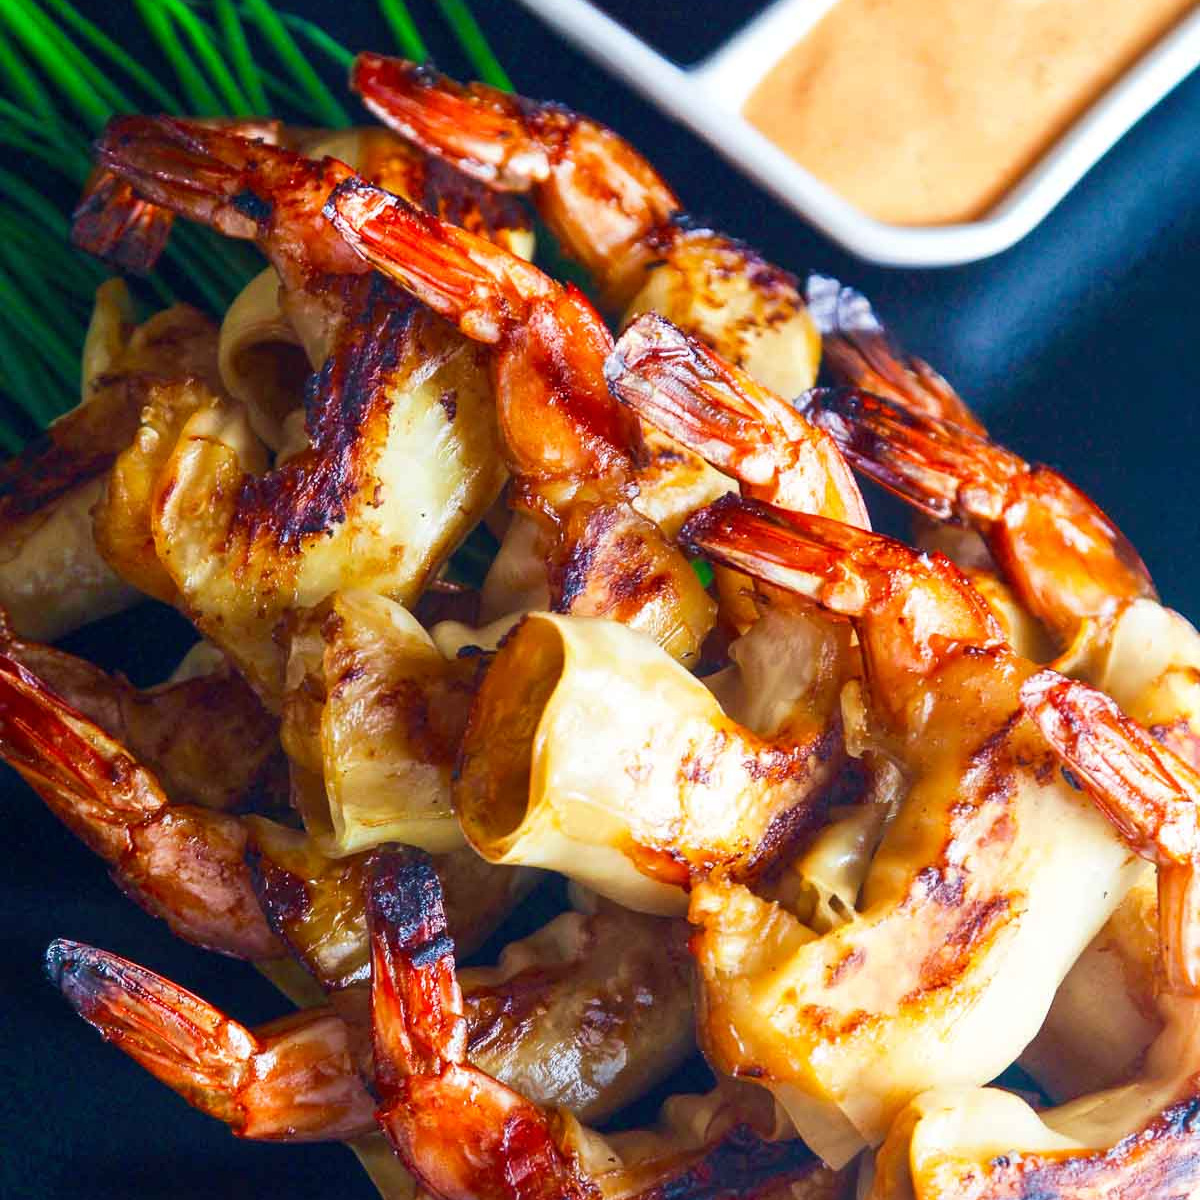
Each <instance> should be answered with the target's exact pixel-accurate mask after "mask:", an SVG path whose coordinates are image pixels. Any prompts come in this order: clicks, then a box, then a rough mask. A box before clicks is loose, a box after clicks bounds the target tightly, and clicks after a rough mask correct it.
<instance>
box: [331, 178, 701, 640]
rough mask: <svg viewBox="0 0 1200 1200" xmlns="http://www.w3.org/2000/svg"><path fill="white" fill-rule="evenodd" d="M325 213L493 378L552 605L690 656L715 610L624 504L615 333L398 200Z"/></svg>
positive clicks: (628, 476) (517, 492)
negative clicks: (539, 534)
mask: <svg viewBox="0 0 1200 1200" xmlns="http://www.w3.org/2000/svg"><path fill="white" fill-rule="evenodd" d="M326 213H327V215H328V217H329V220H330V221H331V222H332V224H333V226H334V227H335V228H336V229H337V230H338V231H339V232H340V233H341V234H342V235H343V236H344V237H345V238H346V240H347V242H348V243H349V245H350V246H352V247H353V248H354V249H355V251H356V252H357V253H358V254H359V255H361V256H362V258H363V260H365V261H366V262H368V263H371V264H373V265H374V266H376V267H378V268H379V269H380V270H381V271H383V272H384V274H385V275H387V276H388V277H389V278H391V279H393V280H395V281H396V282H397V283H399V284H400V286H401V287H403V288H405V289H406V290H408V291H409V292H411V294H412V295H413V296H415V297H417V298H418V299H420V300H422V301H423V302H424V303H425V304H427V305H429V307H430V308H432V309H433V310H434V311H435V312H438V313H440V314H441V315H443V316H445V317H446V318H448V319H449V320H451V321H454V322H455V323H456V324H457V325H458V327H459V328H460V329H461V330H462V331H463V332H464V333H465V334H466V335H467V336H468V337H470V338H472V339H474V340H475V341H477V342H479V343H481V344H483V345H486V346H491V347H492V348H493V350H492V354H491V366H492V374H493V378H494V381H495V392H496V401H497V410H498V414H499V422H500V432H501V439H502V442H503V445H504V451H505V460H506V465H507V467H508V469H509V471H510V472H511V474H512V476H513V483H512V489H513V490H512V497H511V499H512V503H513V504H514V506H515V507H517V508H518V509H519V510H520V511H522V512H524V513H526V514H528V515H529V516H531V517H533V518H534V519H535V520H537V521H538V522H539V523H540V524H541V525H542V526H543V528H544V529H546V530H547V531H548V533H549V535H550V536H551V537H552V539H553V541H554V546H553V550H552V551H551V554H550V559H551V564H550V572H549V574H550V584H551V599H552V603H553V606H554V607H555V608H556V609H557V610H558V611H563V612H571V613H574V614H576V615H586V616H604V617H608V618H610V619H612V620H616V621H620V622H621V623H622V624H624V625H629V626H632V627H633V628H636V629H640V630H643V631H644V632H646V633H648V634H650V636H651V637H653V638H654V639H655V640H656V641H657V642H659V643H660V644H661V645H663V646H664V647H666V648H667V649H668V650H669V651H670V652H671V653H672V654H673V655H674V656H675V657H677V658H679V659H680V660H681V661H683V662H691V661H695V660H696V658H697V656H698V653H699V647H700V643H701V642H702V641H703V638H704V636H705V634H706V633H707V632H708V629H709V627H710V625H711V622H712V606H711V602H710V601H709V599H708V597H707V596H706V595H705V594H704V592H703V589H701V588H700V587H699V584H698V582H697V580H696V578H695V575H694V573H693V572H692V570H691V567H690V566H689V565H688V563H687V561H686V559H684V558H683V556H682V555H681V554H680V553H679V552H678V551H677V550H676V549H675V548H674V547H672V546H671V545H670V544H669V543H667V541H666V540H665V539H664V537H663V535H662V533H661V531H660V530H659V529H658V527H657V526H655V525H654V524H653V523H652V522H650V521H648V520H647V519H646V518H644V517H641V516H639V515H638V514H637V513H636V512H635V511H634V509H633V508H632V507H631V505H630V502H629V501H630V498H631V496H632V495H633V493H634V491H635V486H636V484H635V476H634V469H635V465H636V462H637V459H638V456H639V454H640V450H641V439H640V435H639V432H638V428H637V424H636V422H635V421H634V420H633V419H632V417H631V416H630V414H628V413H627V412H626V411H625V410H624V409H622V407H621V406H620V405H619V404H618V403H617V402H616V401H615V400H614V399H613V398H612V397H611V396H610V395H609V393H608V389H607V387H606V386H605V382H604V362H605V358H606V357H607V355H608V352H609V351H610V350H611V349H612V337H611V335H610V334H609V332H608V330H607V328H606V327H605V325H604V323H603V321H602V320H601V319H600V317H599V315H598V314H597V313H596V311H595V310H594V309H593V308H592V306H591V305H590V304H589V303H588V302H587V300H586V299H584V297H583V296H582V295H581V294H580V293H579V292H578V291H577V290H575V289H574V288H572V287H570V286H566V287H564V286H562V285H560V284H558V283H555V282H554V281H553V280H551V279H550V278H549V277H548V276H546V275H544V274H543V273H542V272H541V271H539V270H538V269H537V268H536V267H533V266H531V265H530V264H528V263H526V262H524V261H522V260H521V259H519V258H516V257H515V256H514V255H511V254H508V253H507V252H505V251H503V250H501V249H499V248H498V247H496V246H492V245H491V244H489V243H488V242H485V241H484V240H482V239H481V238H478V237H475V236H474V235H473V234H470V233H468V232H467V231H465V230H462V229H458V228H456V227H454V226H452V225H448V224H446V223H445V222H444V221H440V220H438V219H437V218H436V217H433V216H431V215H430V214H428V213H423V212H421V211H420V210H419V209H417V208H415V207H414V206H413V205H411V204H409V203H408V202H407V201H405V200H404V199H403V198H401V197H399V196H393V195H390V194H389V193H387V192H385V191H383V190H381V189H379V188H375V187H372V186H371V185H369V184H366V183H363V182H361V181H357V180H348V181H347V182H345V183H344V184H342V185H341V186H340V187H339V188H338V189H337V190H336V191H335V192H334V194H333V195H332V196H331V197H330V199H329V202H328V204H327V206H326Z"/></svg>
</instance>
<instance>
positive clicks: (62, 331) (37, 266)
mask: <svg viewBox="0 0 1200 1200" xmlns="http://www.w3.org/2000/svg"><path fill="white" fill-rule="evenodd" d="M0 260H2V261H3V263H4V264H5V265H6V266H7V267H8V269H9V270H10V271H11V272H12V278H13V280H14V282H15V283H16V284H17V285H18V286H19V287H20V288H21V291H22V294H23V295H25V296H27V297H28V298H29V301H28V302H29V304H30V305H31V311H34V312H38V313H46V314H49V313H53V314H54V329H55V332H56V333H57V334H58V336H59V340H60V341H61V342H63V343H64V349H65V350H66V352H68V353H70V352H71V351H72V348H73V346H82V345H83V339H84V337H85V336H86V334H87V326H86V325H85V324H84V323H83V322H82V321H81V320H79V318H78V316H76V315H75V314H73V313H72V312H71V310H70V309H69V308H68V307H67V306H65V305H64V303H63V300H64V297H63V295H62V293H61V292H57V293H56V290H55V288H54V287H53V286H52V285H51V282H50V280H51V277H50V276H49V275H48V274H47V273H46V272H45V271H44V270H43V268H42V264H41V263H40V262H35V261H33V260H32V259H30V257H29V256H28V255H27V254H25V253H24V252H23V251H22V250H21V249H20V248H19V247H15V246H13V245H12V243H11V242H8V241H5V242H0Z"/></svg>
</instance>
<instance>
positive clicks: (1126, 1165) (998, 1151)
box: [869, 671, 1200, 1200]
mask: <svg viewBox="0 0 1200 1200" xmlns="http://www.w3.org/2000/svg"><path fill="white" fill-rule="evenodd" d="M1021 702H1022V707H1023V708H1024V710H1025V712H1026V713H1027V714H1028V716H1029V717H1030V719H1032V720H1033V722H1034V723H1035V724H1036V725H1037V726H1038V728H1039V730H1040V731H1041V732H1042V734H1043V736H1045V737H1046V739H1047V740H1048V741H1049V742H1050V744H1051V745H1053V746H1054V747H1055V749H1056V750H1057V752H1058V753H1059V754H1060V755H1061V757H1062V758H1063V759H1064V761H1065V762H1066V763H1068V764H1069V766H1070V769H1071V771H1072V773H1073V775H1074V777H1075V778H1076V779H1077V780H1078V782H1079V784H1080V786H1082V788H1083V789H1084V790H1085V791H1086V792H1087V793H1088V794H1089V796H1090V797H1091V798H1092V800H1093V801H1094V802H1095V803H1096V804H1097V806H1098V807H1099V809H1100V810H1101V811H1102V812H1103V813H1104V815H1105V816H1106V817H1107V818H1108V820H1109V821H1111V822H1112V825H1113V828H1114V829H1115V830H1116V831H1117V832H1118V833H1119V834H1120V836H1121V837H1122V838H1123V839H1124V840H1125V841H1126V842H1127V844H1128V845H1129V846H1130V848H1131V849H1132V850H1134V851H1135V852H1136V853H1137V854H1139V855H1141V856H1143V857H1144V858H1146V859H1147V860H1148V861H1150V862H1151V863H1153V864H1154V865H1155V866H1156V867H1157V870H1158V894H1159V907H1158V912H1159V918H1158V926H1159V947H1160V949H1159V957H1160V971H1159V984H1160V998H1159V1004H1160V1007H1161V1009H1162V1015H1163V1019H1164V1022H1165V1024H1164V1029H1163V1032H1162V1033H1161V1034H1160V1035H1159V1037H1158V1039H1157V1040H1156V1041H1155V1042H1154V1044H1153V1046H1151V1048H1150V1050H1149V1051H1148V1053H1147V1056H1146V1061H1145V1065H1144V1068H1143V1070H1142V1073H1141V1076H1140V1078H1138V1079H1137V1080H1136V1081H1135V1082H1133V1083H1131V1084H1128V1085H1126V1086H1125V1087H1120V1088H1115V1089H1112V1090H1109V1091H1107V1092H1101V1093H1099V1094H1096V1095H1092V1096H1086V1097H1084V1098H1082V1099H1079V1100H1076V1101H1074V1102H1072V1103H1069V1104H1065V1105H1062V1106H1061V1107H1059V1108H1052V1109H1048V1110H1043V1111H1041V1112H1035V1111H1034V1110H1033V1109H1031V1108H1030V1107H1029V1105H1027V1104H1026V1103H1025V1102H1024V1101H1023V1100H1021V1099H1019V1098H1018V1097H1016V1096H1014V1095H1011V1094H1009V1093H1006V1092H1002V1091H999V1090H998V1089H994V1088H986V1089H982V1090H978V1091H972V1092H965V1093H964V1092H949V1093H945V1092H938V1091H934V1092H930V1093H927V1094H926V1095H923V1096H919V1097H918V1098H917V1099H916V1100H914V1101H913V1102H912V1104H911V1105H909V1107H908V1108H907V1109H906V1110H905V1111H904V1112H903V1113H901V1115H900V1116H899V1118H898V1119H897V1121H896V1123H895V1125H894V1126H893V1127H892V1130H891V1131H890V1133H889V1134H888V1138H887V1141H886V1142H885V1143H884V1145H883V1147H882V1148H881V1150H880V1152H879V1156H878V1160H877V1164H876V1171H875V1177H874V1181H873V1186H872V1189H871V1191H870V1193H869V1194H870V1197H871V1200H900V1198H901V1197H916V1200H942V1198H945V1200H949V1198H950V1197H954V1198H955V1200H960V1198H962V1197H968V1198H975V1197H978V1198H979V1200H984V1198H995V1200H1001V1198H1002V1197H1015V1196H1030V1195H1034V1194H1036V1195H1038V1196H1045V1197H1054V1198H1059V1197H1062V1198H1063V1200H1067V1198H1069V1197H1070V1198H1079V1200H1082V1198H1084V1197H1097V1196H1121V1197H1128V1198H1129V1200H1143V1198H1144V1200H1151V1198H1153V1197H1159V1196H1165V1195H1172V1196H1191V1195H1194V1194H1195V1192H1196V1190H1197V1188H1200V1130H1198V1128H1197V1124H1196V1112H1197V1109H1198V1108H1200V1092H1198V1091H1197V1081H1198V1079H1200V1043H1198V1040H1197V1030H1198V1029H1200V1023H1198V1018H1200V921H1198V919H1197V918H1198V916H1200V908H1198V906H1197V898H1198V896H1200V891H1198V890H1197V874H1196V868H1197V864H1198V863H1200V820H1198V813H1200V807H1198V806H1200V774H1197V772H1196V771H1194V770H1193V769H1192V768H1191V767H1189V766H1188V764H1187V763H1185V762H1184V761H1183V760H1182V759H1180V758H1178V757H1177V756H1176V755H1174V754H1172V753H1171V752H1170V751H1169V750H1167V749H1164V748H1163V747H1162V746H1161V745H1159V743H1158V742H1157V741H1156V740H1155V739H1154V738H1152V737H1151V736H1150V735H1149V734H1148V733H1147V732H1146V731H1145V730H1143V729H1141V728H1140V727H1139V726H1137V725H1136V724H1134V723H1133V722H1132V721H1130V720H1129V719H1128V718H1126V717H1125V716H1124V715H1123V714H1122V713H1121V712H1120V710H1119V709H1118V708H1117V706H1116V705H1115V704H1114V703H1113V702H1112V700H1110V699H1109V698H1108V697H1107V696H1105V695H1104V694H1103V693H1102V692H1099V691H1097V690H1096V689H1094V688H1092V687H1090V686H1089V685H1087V684H1084V683H1080V682H1078V681H1074V680H1069V679H1066V678H1064V677H1063V676H1061V675H1058V674H1057V673H1056V672H1054V671H1045V672H1042V673H1041V674H1038V675H1035V676H1033V677H1032V678H1030V679H1028V680H1026V682H1025V683H1024V685H1023V686H1022V688H1021Z"/></svg>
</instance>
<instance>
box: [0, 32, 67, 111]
mask: <svg viewBox="0 0 1200 1200" xmlns="http://www.w3.org/2000/svg"><path fill="white" fill-rule="evenodd" d="M0 75H3V76H4V78H5V80H6V81H7V82H8V86H9V87H10V88H12V90H13V92H14V93H16V96H17V99H19V100H20V101H21V102H22V103H23V104H25V105H26V106H27V107H29V108H30V109H32V110H33V111H34V112H35V113H37V114H38V115H39V116H41V117H42V118H44V119H49V120H53V119H56V118H57V117H58V113H57V111H56V110H55V108H54V102H53V101H52V100H51V99H50V93H49V92H47V91H46V89H45V88H44V87H43V86H42V81H41V80H40V79H38V77H37V76H36V75H35V74H34V73H33V71H31V70H30V68H29V64H28V63H27V62H26V61H25V60H24V59H23V58H22V57H21V55H20V52H19V51H18V50H17V49H16V48H15V47H14V46H13V44H12V42H10V41H9V40H8V38H6V37H5V36H4V34H3V33H0Z"/></svg>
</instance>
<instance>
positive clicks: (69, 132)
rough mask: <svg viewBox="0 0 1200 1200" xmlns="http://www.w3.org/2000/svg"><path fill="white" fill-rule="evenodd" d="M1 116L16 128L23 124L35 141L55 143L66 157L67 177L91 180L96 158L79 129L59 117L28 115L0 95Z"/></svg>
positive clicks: (64, 160)
mask: <svg viewBox="0 0 1200 1200" xmlns="http://www.w3.org/2000/svg"><path fill="white" fill-rule="evenodd" d="M0 116H2V117H5V118H6V119H7V120H9V121H11V122H12V123H13V124H14V125H19V126H20V127H21V128H22V129H24V130H25V131H26V132H27V133H30V134H32V135H33V136H34V137H35V138H49V139H50V140H51V141H53V142H54V145H55V146H56V147H57V148H58V150H59V151H60V153H61V155H62V159H63V163H64V167H66V166H69V169H67V170H64V174H67V175H69V176H70V177H71V178H72V179H74V180H76V182H82V181H83V180H84V179H86V178H87V175H88V172H89V171H90V170H91V169H92V158H91V154H90V152H89V149H88V140H87V138H86V137H84V136H83V135H82V134H81V133H80V132H79V131H78V130H76V129H73V128H72V127H71V126H70V125H68V124H67V123H66V122H65V121H62V120H60V119H57V118H49V117H38V116H33V115H32V114H30V113H27V112H26V111H25V110H24V109H22V108H18V107H17V106H16V105H15V104H12V103H10V102H9V101H8V100H5V99H4V98H3V97H2V96H0Z"/></svg>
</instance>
